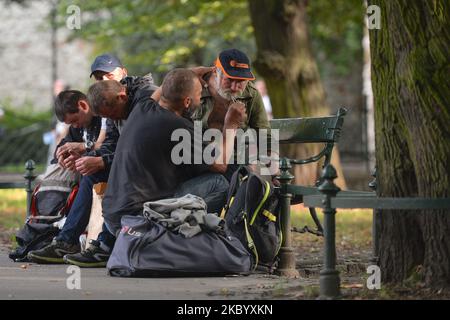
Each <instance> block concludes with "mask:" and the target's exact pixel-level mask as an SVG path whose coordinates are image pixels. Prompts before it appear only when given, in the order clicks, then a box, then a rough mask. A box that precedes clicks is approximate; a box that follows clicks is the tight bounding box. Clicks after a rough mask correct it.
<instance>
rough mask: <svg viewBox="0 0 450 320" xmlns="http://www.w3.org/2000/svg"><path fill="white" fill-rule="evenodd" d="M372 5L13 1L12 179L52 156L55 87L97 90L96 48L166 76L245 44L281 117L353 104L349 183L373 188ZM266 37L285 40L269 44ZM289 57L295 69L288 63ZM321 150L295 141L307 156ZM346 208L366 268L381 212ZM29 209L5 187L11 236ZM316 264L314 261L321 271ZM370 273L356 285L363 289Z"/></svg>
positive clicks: (140, 70)
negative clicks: (375, 214)
mask: <svg viewBox="0 0 450 320" xmlns="http://www.w3.org/2000/svg"><path fill="white" fill-rule="evenodd" d="M417 2H419V1H417ZM383 3H384V2H382V4H383ZM77 8H78V9H79V11H77V10H78V9H77ZM267 8H270V9H272V10H273V11H275V12H277V10H278V12H279V15H278V16H276V18H275V19H278V20H280V21H281V20H283V19H288V20H289V21H294V22H293V23H292V25H291V26H290V28H286V30H289V31H290V32H291V33H290V34H289V37H288V36H285V35H286V34H283V30H280V28H278V27H277V25H276V24H273V21H272V20H271V18H270V17H268V16H267V15H266V13H267V11H268V10H265V9H267ZM436 10H438V11H439V8H437V9H436ZM78 13H80V16H79V20H77V19H78V18H77V17H78V16H77V14H78ZM372 13H376V12H374V11H368V9H367V4H366V3H365V2H364V1H361V0H346V1H339V2H335V1H329V0H314V1H305V0H300V1H277V0H272V1H269V0H259V1H258V0H253V1H252V0H249V1H245V0H227V1H202V0H167V1H152V0H134V1H119V0H105V1H97V0H92V1H66V0H61V1H56V0H55V1H52V0H48V1H47V0H42V1H37V0H16V1H13V0H6V1H2V2H0V21H2V22H1V23H0V34H1V35H2V37H0V57H1V59H0V61H1V62H2V66H3V68H2V77H1V78H0V108H1V109H2V110H3V112H2V116H1V119H0V127H1V131H0V134H1V138H0V180H2V181H21V179H23V178H22V176H23V174H24V171H25V168H24V164H25V162H26V161H27V160H28V159H33V160H34V161H35V162H36V173H41V172H43V170H44V169H45V165H46V163H47V161H48V158H49V151H48V149H49V145H48V144H46V143H45V141H44V140H48V141H46V142H47V143H48V142H49V140H51V134H50V133H51V132H53V133H54V128H55V119H54V116H53V113H52V100H53V97H54V95H55V92H58V91H59V90H61V89H63V88H72V89H79V90H82V91H86V90H87V88H88V87H89V85H90V84H91V83H92V80H91V79H89V77H88V75H89V74H90V64H91V62H92V61H93V59H94V58H95V56H96V55H98V54H101V53H104V52H110V53H113V54H116V55H117V56H118V57H119V58H120V59H121V60H122V62H123V64H124V65H125V66H126V67H127V69H128V71H129V74H130V75H144V74H146V73H148V72H151V73H152V74H153V76H154V78H155V81H156V83H157V84H160V83H161V81H162V79H163V77H164V74H165V73H166V72H167V71H169V70H171V69H172V68H174V67H192V66H198V65H204V66H208V65H211V64H212V63H213V61H214V59H215V58H216V55H217V53H218V52H220V51H221V50H223V49H227V48H233V47H234V48H239V49H241V50H242V51H244V52H246V53H247V54H248V56H249V57H250V58H251V61H252V65H253V70H254V71H255V74H256V76H257V79H264V80H266V83H267V84H268V91H269V92H268V93H269V96H270V97H271V101H272V110H273V117H274V118H284V117H307V116H318V115H328V114H332V113H335V112H336V111H337V109H338V108H339V107H346V108H347V109H348V115H347V116H346V117H345V121H344V127H343V131H342V135H341V139H340V142H339V144H338V152H336V153H335V155H336V156H338V157H337V158H335V159H334V161H333V162H334V164H335V165H336V166H337V168H338V175H339V178H340V180H339V181H338V185H339V186H340V187H341V188H343V189H346V188H348V189H359V190H368V183H369V182H370V181H371V173H372V170H373V169H374V167H375V128H374V101H373V94H372V84H371V75H370V69H371V64H370V63H371V61H370V45H369V37H368V34H369V31H368V28H367V27H368V26H370V25H371V24H370V21H368V19H367V18H368V17H369V18H370V15H371V14H372ZM447 15H448V12H447ZM286 21H287V20H286ZM372 22H373V21H372ZM77 23H79V27H80V28H77V26H76V24H77ZM372 27H376V25H372ZM277 39H278V41H276V40H277ZM269 40H270V41H269ZM265 43H270V44H271V45H273V46H274V47H273V48H267V47H264V46H265ZM269 49H273V50H276V49H279V51H280V52H283V53H285V56H280V55H279V54H278V55H277V54H265V53H264V52H270V50H269ZM272 53H275V51H272ZM286 63H288V64H289V66H287V69H289V68H290V69H292V70H293V73H288V74H287V73H286V71H285V70H284V68H285V66H283V64H286ZM291 64H292V65H291ZM281 69H283V70H282V71H280V70H281ZM280 79H283V80H280ZM280 87H284V88H286V89H280ZM283 90H286V91H283ZM292 92H294V94H292V95H291V94H290V93H292ZM296 100H300V101H302V103H300V104H296V103H295V101H296ZM44 137H45V139H44ZM313 151H314V150H298V149H296V150H290V151H289V152H290V153H291V154H292V155H293V156H299V157H300V156H302V155H303V156H304V155H305V154H310V153H311V152H313ZM296 170H297V171H296V172H295V175H296V178H297V182H299V183H303V184H312V183H314V180H315V178H316V176H317V174H318V173H319V172H320V167H317V166H314V165H313V166H309V167H308V166H306V167H305V168H301V169H300V168H298V169H297V168H296ZM341 212H343V214H339V215H338V216H337V219H338V220H337V237H338V241H337V242H338V251H340V252H342V259H341V268H343V269H342V270H344V269H345V270H347V271H349V270H350V271H351V270H353V271H355V272H356V271H357V272H359V273H361V272H363V271H364V270H365V263H366V261H367V259H368V257H369V256H370V250H371V228H372V211H371V210H354V211H343V210H341ZM306 213H307V211H306V210H304V209H303V208H302V207H296V208H295V209H294V217H293V225H294V226H295V227H299V228H300V227H302V226H303V225H304V224H311V223H312V221H311V220H310V219H309V217H308V215H307V214H306ZM24 215H25V192H24V191H23V190H0V234H1V235H2V239H3V241H4V242H5V243H10V242H11V239H12V237H13V233H14V230H16V228H18V227H19V226H20V225H21V224H22V223H23V220H24ZM295 245H296V247H297V248H298V252H299V253H298V255H299V256H300V257H301V258H302V259H304V262H305V261H306V262H308V263H311V265H314V263H318V260H319V259H320V248H321V246H322V239H321V238H317V237H314V236H310V235H298V237H297V236H296V241H295ZM352 268H353V269H352ZM313 269H314V268H312V269H311V270H309V269H308V268H306V269H304V270H309V271H305V272H306V273H308V272H311V273H315V272H316V273H317V270H315V269H314V270H313ZM306 273H304V275H306ZM360 283H362V282H358V283H357V284H355V283H353V284H352V283H348V284H347V285H348V286H349V288H350V289H362V287H363V286H362V285H361V284H360ZM313 291H314V290H313ZM383 294H385V295H386V297H389V296H390V295H391V294H393V295H394V296H395V293H392V292H390V293H385V292H384V293H383Z"/></svg>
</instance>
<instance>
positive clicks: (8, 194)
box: [0, 189, 27, 229]
mask: <svg viewBox="0 0 450 320" xmlns="http://www.w3.org/2000/svg"><path fill="white" fill-rule="evenodd" d="M26 203H27V193H26V192H25V190H24V189H6V190H0V228H2V229H16V228H20V227H21V226H22V225H23V223H24V221H25V215H26Z"/></svg>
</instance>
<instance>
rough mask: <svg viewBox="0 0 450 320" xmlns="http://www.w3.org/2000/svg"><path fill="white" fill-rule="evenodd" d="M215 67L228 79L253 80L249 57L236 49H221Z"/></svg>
mask: <svg viewBox="0 0 450 320" xmlns="http://www.w3.org/2000/svg"><path fill="white" fill-rule="evenodd" d="M216 67H218V68H220V69H221V70H222V72H223V73H224V74H225V76H226V77H228V78H230V79H238V80H255V76H254V75H253V73H252V72H251V70H250V59H249V58H248V57H247V55H246V54H245V53H243V52H242V51H240V50H238V49H229V50H224V51H222V52H221V53H220V54H219V57H218V58H217V59H216Z"/></svg>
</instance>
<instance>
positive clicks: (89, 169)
mask: <svg viewBox="0 0 450 320" xmlns="http://www.w3.org/2000/svg"><path fill="white" fill-rule="evenodd" d="M104 168H105V163H104V162H103V159H102V157H82V158H80V159H78V160H76V161H75V169H76V170H77V171H78V172H79V173H81V174H82V175H83V176H88V175H91V174H94V173H96V172H98V171H100V170H103V169H104Z"/></svg>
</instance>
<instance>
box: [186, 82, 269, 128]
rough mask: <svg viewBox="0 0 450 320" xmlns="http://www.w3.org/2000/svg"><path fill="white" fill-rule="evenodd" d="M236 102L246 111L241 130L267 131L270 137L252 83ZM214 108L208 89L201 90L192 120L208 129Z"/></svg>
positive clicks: (265, 117) (260, 103)
mask: <svg viewBox="0 0 450 320" xmlns="http://www.w3.org/2000/svg"><path fill="white" fill-rule="evenodd" d="M237 100H238V101H240V102H243V103H244V104H245V108H246V111H247V120H246V121H245V123H244V124H243V126H242V127H241V128H242V129H243V130H247V129H248V128H253V129H255V130H257V131H258V130H259V129H268V132H269V135H270V124H269V120H268V119H267V113H266V110H265V109H264V104H263V101H262V97H261V94H260V93H259V92H258V90H257V89H256V88H255V86H254V85H253V83H252V82H249V83H248V84H247V87H246V88H245V90H244V92H242V95H241V96H239V97H237ZM213 107H214V101H213V97H212V96H211V94H210V93H209V90H208V88H203V91H202V98H201V106H200V108H198V109H197V110H196V111H195V112H194V114H193V116H192V120H194V121H202V125H203V129H204V130H206V129H208V117H209V115H210V114H211V111H212V109H213Z"/></svg>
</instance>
